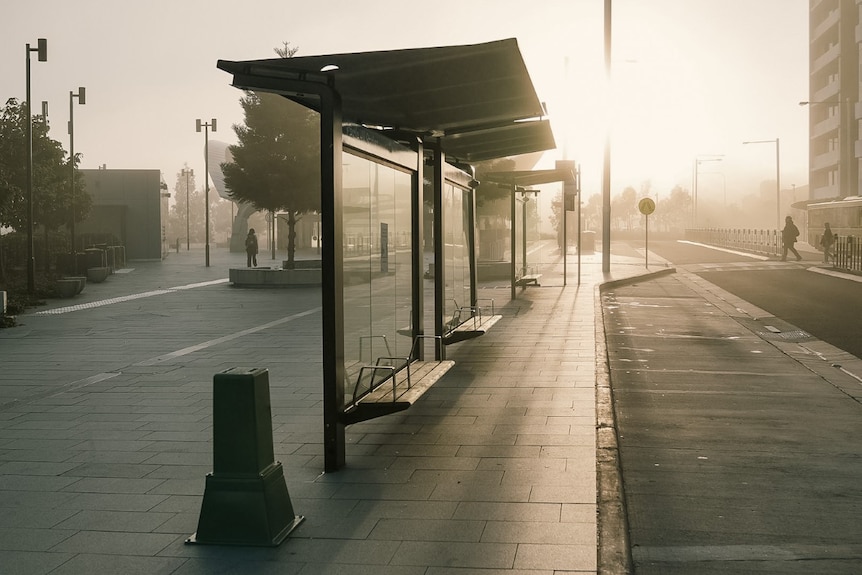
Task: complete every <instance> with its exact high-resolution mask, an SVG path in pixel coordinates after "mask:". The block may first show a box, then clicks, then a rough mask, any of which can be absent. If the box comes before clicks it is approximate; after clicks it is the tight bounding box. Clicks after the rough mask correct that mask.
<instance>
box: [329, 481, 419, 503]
mask: <svg viewBox="0 0 862 575" xmlns="http://www.w3.org/2000/svg"><path fill="white" fill-rule="evenodd" d="M384 487H385V488H384ZM433 490H434V486H433V485H430V484H427V483H406V484H404V485H393V484H383V485H381V484H374V483H350V484H345V485H340V486H339V488H338V490H337V491H336V492H335V493H333V494H332V498H333V499H349V500H352V499H368V500H377V501H386V500H392V501H426V500H427V499H428V497H429V496H430V495H431V492H432V491H433Z"/></svg>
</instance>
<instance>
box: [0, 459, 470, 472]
mask: <svg viewBox="0 0 862 575" xmlns="http://www.w3.org/2000/svg"><path fill="white" fill-rule="evenodd" d="M479 463H480V460H479V459H478V458H473V457H461V456H458V457H405V456H403V455H402V456H401V457H398V458H397V459H395V460H393V461H392V464H391V466H390V469H408V470H413V471H416V470H420V469H423V470H452V471H473V470H476V469H481V468H480V467H479ZM0 469H2V467H0Z"/></svg>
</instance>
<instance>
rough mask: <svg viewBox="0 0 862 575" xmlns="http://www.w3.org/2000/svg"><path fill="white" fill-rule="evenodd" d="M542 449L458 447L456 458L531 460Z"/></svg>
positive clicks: (509, 446) (528, 446) (484, 446)
mask: <svg viewBox="0 0 862 575" xmlns="http://www.w3.org/2000/svg"><path fill="white" fill-rule="evenodd" d="M541 453H542V448H541V446H539V445H460V446H458V456H459V457H460V456H463V457H480V458H496V457H501V458H510V459H520V458H523V459H532V458H535V457H539V456H540V455H541ZM480 467H481V464H480Z"/></svg>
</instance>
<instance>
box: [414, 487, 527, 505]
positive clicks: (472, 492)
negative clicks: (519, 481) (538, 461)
mask: <svg viewBox="0 0 862 575" xmlns="http://www.w3.org/2000/svg"><path fill="white" fill-rule="evenodd" d="M430 499H431V500H436V501H456V502H458V501H487V502H514V503H527V502H529V500H530V486H529V485H506V486H502V485H462V484H457V483H456V484H439V485H435V486H434V491H433V492H432V494H431V496H430Z"/></svg>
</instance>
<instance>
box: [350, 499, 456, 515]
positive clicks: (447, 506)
mask: <svg viewBox="0 0 862 575" xmlns="http://www.w3.org/2000/svg"><path fill="white" fill-rule="evenodd" d="M456 509H457V503H456V502H452V501H419V500H417V501H407V500H383V499H379V500H371V499H367V500H361V501H359V502H358V503H357V504H356V507H355V508H354V509H353V510H352V511H350V514H351V515H357V516H359V517H364V516H373V517H377V518H378V519H451V518H453V516H454V513H455V510H456Z"/></svg>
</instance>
